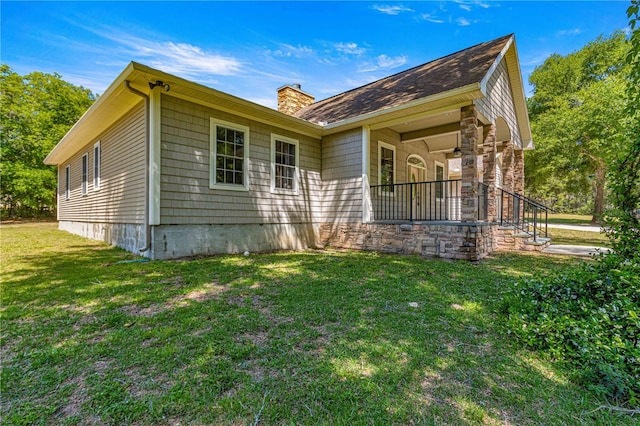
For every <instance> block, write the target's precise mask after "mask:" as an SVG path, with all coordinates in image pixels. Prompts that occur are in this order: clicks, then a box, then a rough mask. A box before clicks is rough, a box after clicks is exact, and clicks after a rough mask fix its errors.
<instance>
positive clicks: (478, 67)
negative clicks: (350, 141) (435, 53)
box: [294, 34, 513, 124]
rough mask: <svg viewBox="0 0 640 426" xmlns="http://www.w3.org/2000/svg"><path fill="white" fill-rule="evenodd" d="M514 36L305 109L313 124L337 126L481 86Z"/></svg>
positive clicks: (298, 114) (302, 114)
mask: <svg viewBox="0 0 640 426" xmlns="http://www.w3.org/2000/svg"><path fill="white" fill-rule="evenodd" d="M512 37H513V34H509V35H506V36H504V37H500V38H498V39H495V40H492V41H488V42H485V43H481V44H478V45H476V46H473V47H469V48H467V49H464V50H461V51H459V52H456V53H452V54H450V55H447V56H445V57H443V58H440V59H436V60H434V61H431V62H427V63H426V64H423V65H419V66H417V67H414V68H411V69H408V70H406V71H402V72H400V73H398V74H394V75H392V76H389V77H386V78H383V79H382V80H378V81H374V82H373V83H369V84H367V85H365V86H362V87H359V88H356V89H353V90H349V91H347V92H344V93H341V94H339V95H336V96H333V97H331V98H327V99H324V100H322V101H319V102H316V103H314V104H312V105H309V106H308V107H306V108H303V109H301V110H299V111H298V112H296V113H295V114H294V116H295V117H298V118H302V119H304V120H307V121H311V122H313V123H323V124H324V123H328V124H331V123H336V122H339V121H343V120H347V119H349V118H353V117H358V116H361V115H365V114H369V113H374V112H376V111H381V110H384V109H388V108H392V107H396V106H399V105H402V104H405V103H407V102H411V101H415V100H418V99H422V98H426V97H428V96H432V95H436V94H438V93H444V92H447V91H450V90H454V89H458V88H462V87H465V86H468V85H470V84H474V83H476V84H480V83H481V81H482V80H483V78H484V77H485V76H486V74H487V73H488V72H489V71H490V70H491V68H492V66H493V65H494V63H495V61H496V59H497V57H498V55H500V53H501V52H502V51H503V49H504V48H505V46H506V45H507V44H508V43H509V41H510V40H511V38H512Z"/></svg>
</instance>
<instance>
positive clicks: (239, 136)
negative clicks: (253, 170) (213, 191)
mask: <svg viewBox="0 0 640 426" xmlns="http://www.w3.org/2000/svg"><path fill="white" fill-rule="evenodd" d="M210 153H211V156H210V164H209V168H210V174H211V176H210V185H209V186H210V187H211V188H220V189H231V190H239V191H247V190H249V173H248V171H249V170H248V164H249V162H248V158H249V128H248V127H246V126H241V125H238V124H234V123H229V122H226V121H222V120H216V119H213V118H212V119H211V135H210Z"/></svg>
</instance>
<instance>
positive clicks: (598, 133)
mask: <svg viewBox="0 0 640 426" xmlns="http://www.w3.org/2000/svg"><path fill="white" fill-rule="evenodd" d="M627 52H628V41H627V38H626V36H625V35H624V34H623V33H622V32H616V33H614V34H613V35H612V36H610V37H608V38H604V37H599V38H598V39H596V40H595V41H593V42H591V43H589V44H587V45H586V46H585V47H583V48H582V49H580V50H579V51H576V52H574V53H571V54H569V55H566V56H561V55H558V54H554V55H552V56H550V57H549V58H548V59H547V60H546V61H545V62H544V63H543V64H542V65H541V66H539V67H538V68H536V69H535V70H534V71H533V73H532V74H531V77H530V82H531V83H532V84H533V86H534V94H533V96H532V97H531V98H530V99H529V100H528V106H529V112H530V117H531V126H532V131H533V136H534V140H535V141H536V146H537V149H536V150H535V151H533V152H531V153H528V154H527V158H526V161H527V166H526V167H527V175H528V176H527V189H528V191H529V193H530V194H531V195H532V196H534V197H537V198H541V199H544V200H545V201H546V202H548V203H550V204H551V205H552V206H554V207H555V208H558V209H563V208H565V209H572V208H573V209H575V208H577V207H579V206H580V204H590V207H591V208H590V211H591V212H592V213H593V218H594V221H596V220H599V219H600V216H601V215H602V213H603V210H604V204H605V186H606V173H607V170H608V168H609V166H610V165H611V164H612V162H613V160H614V158H615V156H616V155H617V153H618V152H619V151H620V149H621V146H622V145H623V144H624V132H625V129H626V128H627V127H628V124H629V123H628V121H629V119H628V116H627V114H626V113H625V107H626V103H625V87H626V79H627V76H628V72H629V71H628V69H629V67H628V66H627V64H626V62H625V55H626V54H627ZM571 201H573V202H574V204H573V205H571V204H570V203H571Z"/></svg>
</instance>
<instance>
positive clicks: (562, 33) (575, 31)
mask: <svg viewBox="0 0 640 426" xmlns="http://www.w3.org/2000/svg"><path fill="white" fill-rule="evenodd" d="M556 34H558V35H559V36H574V35H578V34H582V30H581V29H580V28H573V29H570V30H560V31H558V32H557V33H556Z"/></svg>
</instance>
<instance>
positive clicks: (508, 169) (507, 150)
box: [502, 141, 514, 220]
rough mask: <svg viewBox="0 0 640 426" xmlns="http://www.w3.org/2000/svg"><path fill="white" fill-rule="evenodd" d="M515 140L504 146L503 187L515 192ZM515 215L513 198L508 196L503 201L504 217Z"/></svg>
mask: <svg viewBox="0 0 640 426" xmlns="http://www.w3.org/2000/svg"><path fill="white" fill-rule="evenodd" d="M513 157H514V156H513V142H512V141H507V142H504V145H503V148H502V189H504V190H505V191H508V192H511V193H512V192H513V163H514V158H513ZM512 215H513V198H512V197H510V196H509V197H506V196H505V198H504V199H503V202H502V217H503V218H504V219H505V220H511V219H512V218H511V217H509V216H512Z"/></svg>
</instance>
